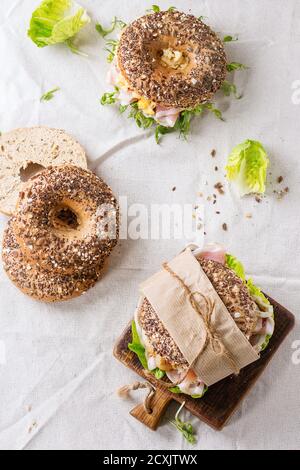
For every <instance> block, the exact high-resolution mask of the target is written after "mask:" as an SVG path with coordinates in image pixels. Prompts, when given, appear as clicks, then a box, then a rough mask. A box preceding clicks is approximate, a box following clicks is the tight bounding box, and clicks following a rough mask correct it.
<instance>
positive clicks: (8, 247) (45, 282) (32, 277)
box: [2, 223, 103, 302]
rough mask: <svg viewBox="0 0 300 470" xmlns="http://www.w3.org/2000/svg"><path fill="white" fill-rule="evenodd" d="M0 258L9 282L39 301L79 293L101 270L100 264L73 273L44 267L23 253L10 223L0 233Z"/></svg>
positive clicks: (89, 286)
mask: <svg viewBox="0 0 300 470" xmlns="http://www.w3.org/2000/svg"><path fill="white" fill-rule="evenodd" d="M2 260H3V266H4V269H5V271H6V273H7V275H8V277H9V278H10V280H11V281H12V282H13V284H15V286H16V287H17V288H18V289H20V290H21V291H22V292H23V293H24V294H26V295H29V296H30V297H32V298H34V299H36V300H41V301H43V302H57V301H65V300H70V299H73V298H75V297H78V296H80V295H82V294H83V293H85V292H86V291H87V290H88V289H90V288H91V287H93V286H94V285H95V284H96V282H97V281H98V280H99V278H100V276H101V274H102V270H103V265H99V266H97V267H96V268H94V269H92V270H89V271H88V272H80V271H78V272H76V273H75V274H73V275H64V274H55V273H49V272H48V271H44V270H43V269H41V267H40V266H38V265H33V264H32V263H30V262H29V261H28V260H27V259H26V258H25V257H24V255H23V253H22V250H21V248H20V245H19V244H18V242H17V240H16V237H15V235H14V231H13V227H12V224H11V223H9V225H8V227H7V229H6V231H5V233H4V238H3V247H2Z"/></svg>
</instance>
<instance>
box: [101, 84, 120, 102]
mask: <svg viewBox="0 0 300 470" xmlns="http://www.w3.org/2000/svg"><path fill="white" fill-rule="evenodd" d="M118 92H119V89H118V88H117V87H115V91H112V92H107V93H104V95H102V97H101V99H100V103H101V104H102V106H104V105H106V104H114V103H116V101H117V94H118Z"/></svg>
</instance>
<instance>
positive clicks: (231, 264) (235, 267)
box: [226, 254, 246, 281]
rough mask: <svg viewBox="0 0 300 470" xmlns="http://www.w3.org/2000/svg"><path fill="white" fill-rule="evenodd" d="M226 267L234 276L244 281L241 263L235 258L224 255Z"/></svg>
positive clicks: (243, 270)
mask: <svg viewBox="0 0 300 470" xmlns="http://www.w3.org/2000/svg"><path fill="white" fill-rule="evenodd" d="M226 266H227V267H228V268H229V269H231V270H232V271H234V272H235V274H236V275H237V276H238V277H240V278H241V279H242V281H245V279H246V276H245V269H244V266H243V265H242V263H241V262H240V261H239V260H238V259H237V258H236V257H235V256H232V255H229V254H226Z"/></svg>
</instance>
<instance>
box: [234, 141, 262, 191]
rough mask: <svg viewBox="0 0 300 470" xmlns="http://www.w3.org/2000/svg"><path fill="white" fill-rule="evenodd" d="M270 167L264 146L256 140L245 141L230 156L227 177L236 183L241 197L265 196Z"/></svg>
mask: <svg viewBox="0 0 300 470" xmlns="http://www.w3.org/2000/svg"><path fill="white" fill-rule="evenodd" d="M268 166H269V158H268V156H267V153H266V151H265V149H264V147H263V146H262V144H261V143H260V142H258V141H256V140H245V142H243V143H242V144H239V145H237V146H236V147H234V149H233V150H232V152H231V154H230V155H229V157H228V162H227V166H226V171H227V175H226V176H227V179H228V180H230V181H234V182H235V183H236V185H237V188H238V190H239V193H240V196H244V195H246V194H250V193H258V194H263V193H264V192H265V190H266V178H267V168H268Z"/></svg>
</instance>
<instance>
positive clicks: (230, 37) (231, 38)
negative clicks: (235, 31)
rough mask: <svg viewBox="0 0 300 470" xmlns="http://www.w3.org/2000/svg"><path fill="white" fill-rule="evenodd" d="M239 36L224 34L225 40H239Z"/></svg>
mask: <svg viewBox="0 0 300 470" xmlns="http://www.w3.org/2000/svg"><path fill="white" fill-rule="evenodd" d="M238 39H239V38H238V37H237V36H230V35H228V36H224V38H223V42H234V41H238Z"/></svg>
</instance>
